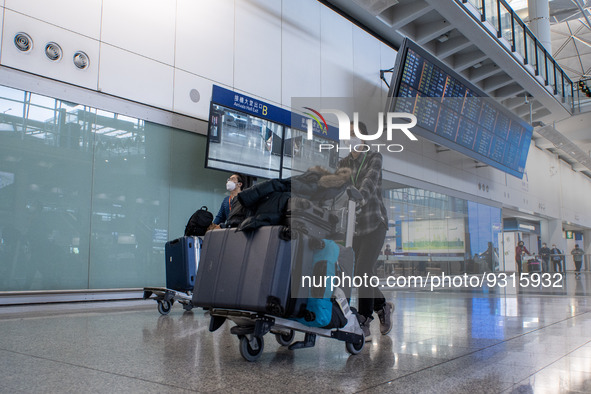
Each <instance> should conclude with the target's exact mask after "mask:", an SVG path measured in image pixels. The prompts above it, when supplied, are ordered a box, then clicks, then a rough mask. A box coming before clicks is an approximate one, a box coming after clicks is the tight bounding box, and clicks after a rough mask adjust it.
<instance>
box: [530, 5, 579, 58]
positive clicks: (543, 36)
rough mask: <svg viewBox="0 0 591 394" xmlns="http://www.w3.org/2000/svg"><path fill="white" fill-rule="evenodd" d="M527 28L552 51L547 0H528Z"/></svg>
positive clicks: (549, 51)
mask: <svg viewBox="0 0 591 394" xmlns="http://www.w3.org/2000/svg"><path fill="white" fill-rule="evenodd" d="M575 1H576V0H575ZM527 10H528V13H529V18H528V19H529V25H528V27H529V29H530V30H531V31H532V33H534V35H535V36H536V37H537V39H538V40H539V41H540V42H541V43H542V45H543V46H544V48H546V50H547V51H548V53H552V39H551V37H550V5H549V4H548V0H528V2H527Z"/></svg>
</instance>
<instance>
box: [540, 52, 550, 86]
mask: <svg viewBox="0 0 591 394" xmlns="http://www.w3.org/2000/svg"><path fill="white" fill-rule="evenodd" d="M538 64H539V67H538V70H539V71H540V75H541V76H542V78H544V81H546V82H547V81H548V76H547V73H546V53H545V52H544V50H543V49H542V47H541V46H540V47H538Z"/></svg>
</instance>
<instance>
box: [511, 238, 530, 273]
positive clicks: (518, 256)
mask: <svg viewBox="0 0 591 394" xmlns="http://www.w3.org/2000/svg"><path fill="white" fill-rule="evenodd" d="M524 254H527V255H528V256H531V254H530V253H529V250H527V248H526V247H525V244H524V243H523V241H519V242H518V243H517V247H516V248H515V263H516V264H517V271H518V272H519V273H520V274H521V271H522V267H521V264H522V259H523V255H524Z"/></svg>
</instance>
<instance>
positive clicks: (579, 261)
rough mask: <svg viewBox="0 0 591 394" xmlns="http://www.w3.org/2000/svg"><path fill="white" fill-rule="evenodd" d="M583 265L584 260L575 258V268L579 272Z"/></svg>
mask: <svg viewBox="0 0 591 394" xmlns="http://www.w3.org/2000/svg"><path fill="white" fill-rule="evenodd" d="M582 266H583V260H575V270H576V271H577V272H581V267H582Z"/></svg>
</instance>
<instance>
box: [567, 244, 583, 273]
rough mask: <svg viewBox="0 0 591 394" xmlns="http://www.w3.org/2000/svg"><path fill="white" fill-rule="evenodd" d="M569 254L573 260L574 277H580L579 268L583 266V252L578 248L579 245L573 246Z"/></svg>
mask: <svg viewBox="0 0 591 394" xmlns="http://www.w3.org/2000/svg"><path fill="white" fill-rule="evenodd" d="M570 254H572V255H573V260H574V262H575V271H576V272H575V277H577V278H578V277H579V276H581V266H582V265H583V255H584V254H585V251H584V250H583V249H581V248H579V245H575V248H574V249H573V250H571V252H570Z"/></svg>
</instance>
